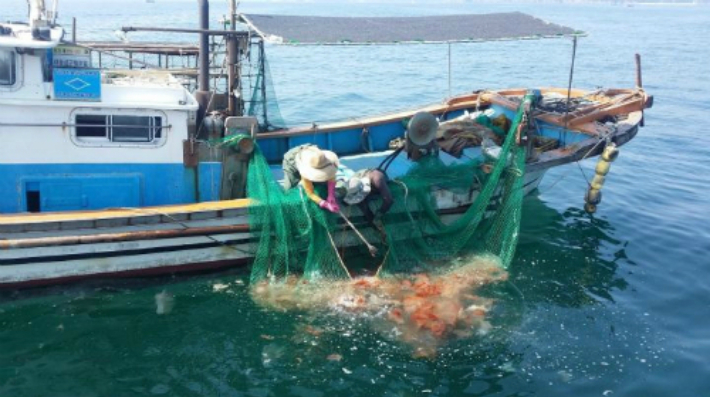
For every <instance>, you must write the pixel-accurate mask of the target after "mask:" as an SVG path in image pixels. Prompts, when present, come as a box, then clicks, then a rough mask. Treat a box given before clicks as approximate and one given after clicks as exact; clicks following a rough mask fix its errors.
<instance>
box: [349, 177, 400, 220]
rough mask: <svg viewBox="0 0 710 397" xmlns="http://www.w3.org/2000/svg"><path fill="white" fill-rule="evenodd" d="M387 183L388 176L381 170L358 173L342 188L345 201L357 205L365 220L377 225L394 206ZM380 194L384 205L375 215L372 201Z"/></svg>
mask: <svg viewBox="0 0 710 397" xmlns="http://www.w3.org/2000/svg"><path fill="white" fill-rule="evenodd" d="M387 181H388V178H387V174H385V173H384V172H383V171H382V170H380V169H366V170H361V171H358V172H356V173H355V174H354V175H353V176H352V177H351V178H350V179H349V180H348V181H347V183H345V184H344V186H343V187H342V189H341V194H342V195H343V201H344V202H345V203H346V204H348V205H355V204H357V205H358V207H359V208H360V210H361V211H362V213H363V215H364V216H365V219H366V220H367V221H368V222H370V223H372V224H375V221H376V220H378V219H379V218H380V217H381V216H382V215H384V214H386V213H387V211H389V210H390V207H392V204H393V200H392V193H391V192H390V189H389V186H388V185H387ZM378 194H379V196H380V198H381V199H382V205H380V208H379V209H378V210H377V212H376V213H373V212H372V209H371V208H370V201H371V200H372V199H373V198H375V196H376V195H378Z"/></svg>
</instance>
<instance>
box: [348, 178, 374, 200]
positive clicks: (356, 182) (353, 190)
mask: <svg viewBox="0 0 710 397" xmlns="http://www.w3.org/2000/svg"><path fill="white" fill-rule="evenodd" d="M371 190H372V186H370V178H368V177H363V178H358V177H356V176H354V177H352V178H350V180H349V181H348V185H347V193H346V194H345V197H344V198H343V201H345V203H346V204H349V205H353V204H358V203H360V202H361V201H362V200H364V199H365V197H367V195H368V194H370V191H371Z"/></svg>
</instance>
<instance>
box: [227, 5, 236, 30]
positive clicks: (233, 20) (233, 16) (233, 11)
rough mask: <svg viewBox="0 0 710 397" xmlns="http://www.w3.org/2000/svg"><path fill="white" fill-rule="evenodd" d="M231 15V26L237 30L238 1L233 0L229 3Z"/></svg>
mask: <svg viewBox="0 0 710 397" xmlns="http://www.w3.org/2000/svg"><path fill="white" fill-rule="evenodd" d="M229 13H230V14H231V15H230V19H229V23H230V24H231V25H229V26H230V27H231V29H232V30H237V0H232V1H231V2H230V3H229Z"/></svg>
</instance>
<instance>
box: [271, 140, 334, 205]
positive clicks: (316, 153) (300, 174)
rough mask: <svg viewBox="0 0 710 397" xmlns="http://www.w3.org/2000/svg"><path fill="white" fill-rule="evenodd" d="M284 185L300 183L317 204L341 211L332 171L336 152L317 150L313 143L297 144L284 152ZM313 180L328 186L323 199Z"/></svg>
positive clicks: (287, 186)
mask: <svg viewBox="0 0 710 397" xmlns="http://www.w3.org/2000/svg"><path fill="white" fill-rule="evenodd" d="M283 169H284V189H286V190H288V189H291V188H292V187H294V186H296V185H300V186H301V188H303V190H304V192H305V193H306V195H307V196H308V198H310V199H311V200H312V201H313V202H315V203H316V204H318V206H319V207H320V208H323V209H326V210H328V211H330V212H332V213H338V212H340V206H339V205H338V202H337V200H336V198H335V174H336V172H337V169H338V155H336V154H335V153H333V152H331V151H329V150H320V149H319V148H318V147H317V146H315V145H301V146H297V147H295V148H293V149H291V150H289V151H288V152H286V154H285V155H284V159H283ZM314 183H315V184H317V185H319V186H322V185H323V184H325V186H326V187H327V192H328V196H327V198H326V199H325V200H324V199H322V198H321V196H320V195H318V193H317V192H316V186H314Z"/></svg>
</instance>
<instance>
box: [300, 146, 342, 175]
mask: <svg viewBox="0 0 710 397" xmlns="http://www.w3.org/2000/svg"><path fill="white" fill-rule="evenodd" d="M296 168H297V169H298V173H299V174H301V177H303V178H306V179H308V180H309V181H312V182H326V181H329V180H331V179H333V178H335V173H336V172H337V171H338V155H337V154H335V153H333V152H331V151H330V150H320V149H318V148H317V147H309V148H307V149H304V150H303V151H301V153H300V154H299V156H298V158H297V159H296Z"/></svg>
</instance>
